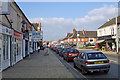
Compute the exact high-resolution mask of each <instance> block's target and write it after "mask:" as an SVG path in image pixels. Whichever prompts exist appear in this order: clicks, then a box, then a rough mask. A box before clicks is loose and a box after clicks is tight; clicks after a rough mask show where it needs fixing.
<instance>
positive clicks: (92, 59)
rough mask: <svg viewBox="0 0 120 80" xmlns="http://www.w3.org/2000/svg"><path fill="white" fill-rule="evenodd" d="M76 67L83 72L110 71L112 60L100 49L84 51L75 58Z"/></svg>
mask: <svg viewBox="0 0 120 80" xmlns="http://www.w3.org/2000/svg"><path fill="white" fill-rule="evenodd" d="M74 67H78V68H79V69H81V70H82V74H86V73H88V72H94V71H104V72H105V73H108V72H109V69H110V60H109V59H108V58H107V57H106V56H105V55H104V54H103V53H102V52H99V51H82V52H80V53H79V54H78V56H77V57H75V58H74Z"/></svg>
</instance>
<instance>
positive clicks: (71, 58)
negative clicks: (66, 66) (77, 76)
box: [67, 57, 75, 60]
mask: <svg viewBox="0 0 120 80" xmlns="http://www.w3.org/2000/svg"><path fill="white" fill-rule="evenodd" d="M74 58H75V57H67V59H68V60H73V59H74Z"/></svg>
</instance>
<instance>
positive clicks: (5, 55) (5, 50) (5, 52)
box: [3, 35, 9, 60]
mask: <svg viewBox="0 0 120 80" xmlns="http://www.w3.org/2000/svg"><path fill="white" fill-rule="evenodd" d="M8 45H9V37H8V36H5V35H3V60H6V59H8V56H9V55H8V50H9V49H8V48H9V46H8Z"/></svg>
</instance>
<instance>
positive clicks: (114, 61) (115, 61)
mask: <svg viewBox="0 0 120 80" xmlns="http://www.w3.org/2000/svg"><path fill="white" fill-rule="evenodd" d="M110 62H114V63H118V62H117V61H115V60H110Z"/></svg>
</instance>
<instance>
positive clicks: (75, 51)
mask: <svg viewBox="0 0 120 80" xmlns="http://www.w3.org/2000/svg"><path fill="white" fill-rule="evenodd" d="M69 53H79V51H78V50H69Z"/></svg>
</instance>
